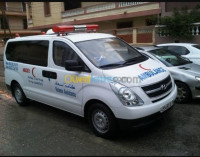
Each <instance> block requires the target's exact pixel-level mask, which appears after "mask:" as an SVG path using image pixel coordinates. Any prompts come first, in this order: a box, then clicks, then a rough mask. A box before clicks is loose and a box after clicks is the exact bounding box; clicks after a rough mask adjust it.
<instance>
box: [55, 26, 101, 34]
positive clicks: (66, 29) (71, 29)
mask: <svg viewBox="0 0 200 157" xmlns="http://www.w3.org/2000/svg"><path fill="white" fill-rule="evenodd" d="M98 28H99V25H74V26H54V27H53V29H52V30H53V31H54V32H55V33H63V32H78V31H96V30H97V29H98Z"/></svg>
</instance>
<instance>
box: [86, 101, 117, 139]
mask: <svg viewBox="0 0 200 157" xmlns="http://www.w3.org/2000/svg"><path fill="white" fill-rule="evenodd" d="M88 121H89V124H90V126H91V128H92V130H93V132H94V133H95V134H96V135H97V136H100V137H103V138H113V137H114V136H115V135H116V131H117V125H116V119H115V117H114V115H113V113H112V112H111V111H110V109H109V108H108V107H106V106H105V105H104V104H101V103H96V104H93V105H92V106H91V107H90V108H89V111H88Z"/></svg>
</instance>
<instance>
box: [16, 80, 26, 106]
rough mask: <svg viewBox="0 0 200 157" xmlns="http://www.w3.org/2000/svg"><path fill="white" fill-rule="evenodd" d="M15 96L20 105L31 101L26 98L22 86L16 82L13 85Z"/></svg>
mask: <svg viewBox="0 0 200 157" xmlns="http://www.w3.org/2000/svg"><path fill="white" fill-rule="evenodd" d="M12 89H13V91H12V92H13V96H14V98H15V100H16V102H17V103H18V104H19V105H20V106H27V105H28V103H29V100H28V99H27V98H26V96H25V94H24V92H23V90H22V88H21V87H20V85H19V84H17V83H16V84H14V85H13V87H12Z"/></svg>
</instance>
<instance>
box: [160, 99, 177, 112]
mask: <svg viewBox="0 0 200 157" xmlns="http://www.w3.org/2000/svg"><path fill="white" fill-rule="evenodd" d="M173 105H174V101H171V102H170V103H168V104H167V105H165V106H163V107H161V108H160V112H161V113H162V112H164V111H166V110H167V109H169V108H170V107H171V106H173Z"/></svg>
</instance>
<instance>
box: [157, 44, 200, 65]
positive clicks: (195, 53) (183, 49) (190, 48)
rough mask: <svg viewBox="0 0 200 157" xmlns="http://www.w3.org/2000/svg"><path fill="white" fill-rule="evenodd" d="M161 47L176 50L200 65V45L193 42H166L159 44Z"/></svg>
mask: <svg viewBox="0 0 200 157" xmlns="http://www.w3.org/2000/svg"><path fill="white" fill-rule="evenodd" d="M157 46H159V47H162V48H165V49H167V50H171V51H174V52H175V53H177V54H179V55H181V56H183V57H186V58H188V59H189V60H191V61H192V62H193V63H195V64H199V65H200V45H198V44H192V43H166V44H159V45H157Z"/></svg>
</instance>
